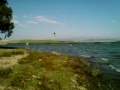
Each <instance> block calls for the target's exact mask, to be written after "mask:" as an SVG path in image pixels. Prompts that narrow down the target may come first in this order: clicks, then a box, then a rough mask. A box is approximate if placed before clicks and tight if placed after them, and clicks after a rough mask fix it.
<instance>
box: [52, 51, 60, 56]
mask: <svg viewBox="0 0 120 90" xmlns="http://www.w3.org/2000/svg"><path fill="white" fill-rule="evenodd" d="M52 53H53V54H56V55H61V53H59V52H55V51H53V52H52Z"/></svg>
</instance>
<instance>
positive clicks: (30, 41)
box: [7, 40, 60, 43]
mask: <svg viewBox="0 0 120 90" xmlns="http://www.w3.org/2000/svg"><path fill="white" fill-rule="evenodd" d="M26 42H28V43H60V41H58V40H10V41H8V42H7V43H26Z"/></svg>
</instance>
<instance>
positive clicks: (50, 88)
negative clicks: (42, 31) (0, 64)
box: [0, 50, 112, 90]
mask: <svg viewBox="0 0 120 90" xmlns="http://www.w3.org/2000/svg"><path fill="white" fill-rule="evenodd" d="M7 52H10V51H9V50H8V51H7ZM14 52H15V51H14ZM18 52H19V51H18ZM25 52H26V53H28V54H27V56H26V57H24V58H22V59H19V60H18V64H16V65H14V66H11V67H7V68H1V69H0V81H1V82H0V86H3V87H4V88H5V89H6V90H19V89H21V90H112V88H111V87H109V86H107V83H106V82H105V81H103V79H102V75H101V73H99V72H100V71H99V70H96V69H94V70H92V69H91V68H90V64H89V63H88V62H86V61H84V60H80V59H79V58H77V57H71V56H68V55H56V54H51V53H43V52H42V53H41V52H35V51H25ZM15 54H21V52H19V53H15ZM3 90H4V89H3Z"/></svg>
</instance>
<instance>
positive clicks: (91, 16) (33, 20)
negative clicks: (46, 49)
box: [8, 0, 120, 40]
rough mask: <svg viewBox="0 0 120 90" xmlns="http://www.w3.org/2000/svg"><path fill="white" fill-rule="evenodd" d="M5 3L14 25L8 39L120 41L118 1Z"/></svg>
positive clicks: (12, 0) (10, 0)
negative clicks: (7, 4) (9, 8)
mask: <svg viewBox="0 0 120 90" xmlns="http://www.w3.org/2000/svg"><path fill="white" fill-rule="evenodd" d="M8 3H9V6H10V7H12V9H13V20H12V21H13V22H14V23H15V28H14V30H13V34H12V36H11V37H10V38H8V39H12V40H16V39H58V40H59V39H60V40H81V39H120V0H8ZM54 32H55V33H56V36H54Z"/></svg>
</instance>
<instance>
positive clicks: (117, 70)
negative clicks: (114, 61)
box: [109, 64, 120, 72]
mask: <svg viewBox="0 0 120 90" xmlns="http://www.w3.org/2000/svg"><path fill="white" fill-rule="evenodd" d="M109 67H110V68H111V69H114V70H115V71H116V72H120V69H119V68H116V67H115V66H113V65H111V64H110V65H109Z"/></svg>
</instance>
